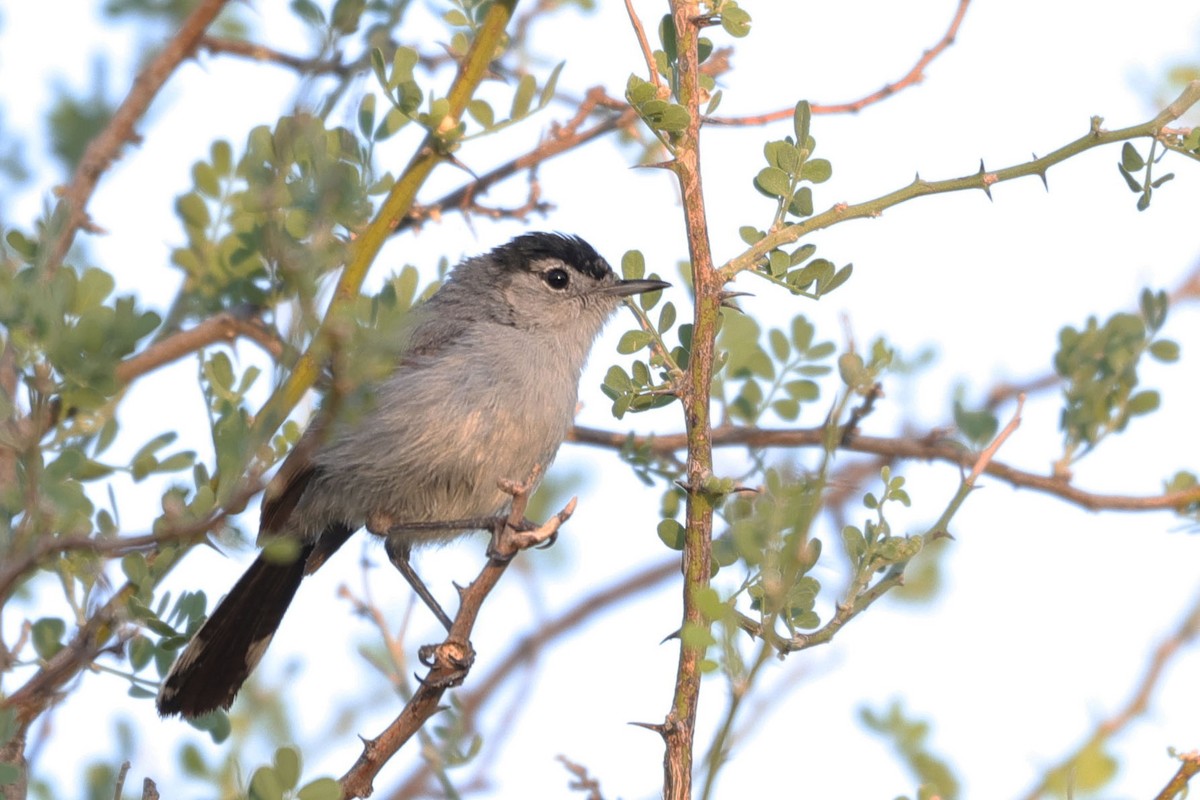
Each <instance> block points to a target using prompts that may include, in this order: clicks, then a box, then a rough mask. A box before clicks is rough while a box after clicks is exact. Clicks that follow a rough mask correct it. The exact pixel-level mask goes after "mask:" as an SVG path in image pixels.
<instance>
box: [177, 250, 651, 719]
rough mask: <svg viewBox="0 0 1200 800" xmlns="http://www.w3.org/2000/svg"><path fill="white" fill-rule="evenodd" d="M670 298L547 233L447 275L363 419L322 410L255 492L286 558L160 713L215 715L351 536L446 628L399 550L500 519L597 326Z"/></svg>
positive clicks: (201, 649) (545, 440) (180, 667)
mask: <svg viewBox="0 0 1200 800" xmlns="http://www.w3.org/2000/svg"><path fill="white" fill-rule="evenodd" d="M668 286H669V284H667V283H666V282H664V281H661V280H656V279H633V280H622V279H620V278H618V276H617V275H616V273H615V272H614V271H613V269H612V267H611V266H609V264H608V262H607V261H605V259H604V258H603V257H602V256H600V254H599V253H597V252H596V250H595V249H594V248H593V247H592V246H591V245H590V244H588V243H587V242H586V241H584V240H583V239H581V238H579V237H578V236H573V235H566V234H561V233H545V232H537V233H526V234H522V235H520V236H518V237H516V238H515V239H513V240H512V241H510V242H508V243H506V244H503V245H500V246H498V247H496V248H494V249H492V250H491V251H489V252H486V253H484V254H482V255H477V256H474V257H470V258H466V259H465V260H463V261H462V262H461V263H459V264H458V265H457V266H456V267H455V268H454V269H453V270H452V271H451V272H450V274H449V275H448V276H447V278H446V280H445V282H444V283H443V284H442V285H441V287H440V288H439V289H438V290H437V291H436V292H435V293H434V294H433V295H432V296H430V297H429V299H428V300H426V301H425V302H424V303H421V304H419V305H418V306H415V307H414V308H413V309H412V310H410V311H409V312H408V315H407V317H406V318H405V325H404V326H403V327H404V333H403V334H402V335H401V336H400V340H399V341H398V342H396V343H395V344H396V347H395V350H396V353H397V356H396V359H395V365H394V367H393V368H392V369H391V370H390V372H389V373H388V374H387V375H386V377H383V378H382V379H380V380H379V381H378V383H377V385H376V384H372V385H370V386H369V387H368V389H369V391H368V392H366V396H367V398H368V403H367V405H366V407H365V408H358V409H357V410H356V411H355V412H354V413H344V414H339V413H337V410H336V408H335V407H336V406H337V405H338V404H337V403H334V402H330V400H329V398H326V401H325V403H324V404H323V405H322V408H321V411H320V412H318V414H317V415H316V416H315V417H314V420H313V421H312V423H311V424H310V425H309V427H308V429H307V430H306V431H305V432H304V434H303V435H302V436H301V437H300V439H299V441H298V442H297V443H296V445H295V447H294V448H293V449H292V451H291V452H290V453H289V455H288V456H287V458H286V459H285V460H284V462H283V464H282V465H281V467H280V468H279V470H278V472H277V473H276V475H275V476H274V477H273V478H272V480H271V481H270V482H269V484H268V486H267V488H266V490H265V491H264V493H263V499H262V503H261V510H260V520H259V542H260V544H264V545H266V544H269V543H270V542H274V541H279V540H286V541H288V542H290V543H291V544H293V545H294V547H289V548H285V549H286V550H288V551H291V552H290V554H291V555H292V556H294V557H290V558H281V557H279V556H278V555H277V553H278V551H279V550H278V548H275V549H271V548H268V549H266V550H264V552H263V553H260V555H259V556H258V558H257V559H256V560H255V561H254V562H253V563H252V564H251V565H250V567H249V568H248V569H247V570H246V572H245V573H244V574H243V575H242V577H241V578H240V579H239V580H238V581H237V582H236V583H235V584H234V586H233V588H232V589H230V591H229V593H228V594H226V595H225V597H224V598H223V599H222V600H221V601H220V602H219V603H218V605H217V606H216V608H215V609H214V610H213V612H212V614H211V615H210V616H209V617H208V619H207V620H206V621H205V622H204V623H203V624H202V625H201V626H200V628H199V629H198V630H197V631H196V633H195V635H194V636H193V637H192V638H191V640H190V641H189V642H188V644H187V646H186V647H185V648H184V649H183V651H182V653H181V654H180V655H179V657H178V658H177V659H176V661H175V663H174V665H173V666H172V668H171V670H170V671H169V672H168V674H167V676H166V677H165V678H164V679H163V681H162V684H161V688H160V690H159V692H158V696H157V699H156V705H157V708H158V712H159V714H160V715H162V716H171V715H181V716H183V717H185V718H195V717H198V716H202V715H204V714H206V713H209V712H211V711H214V710H216V709H219V708H220V709H228V708H229V707H230V705H231V704H232V703H233V700H234V698H235V696H236V695H237V692H238V690H239V689H240V688H241V686H242V684H243V683H244V682H245V681H246V679H247V678H248V677H249V675H250V673H251V672H252V671H253V670H254V668H255V667H256V666H257V665H258V663H259V661H260V660H261V659H262V657H263V654H264V653H265V652H266V649H267V647H268V645H269V644H270V642H271V639H272V637H273V636H274V635H275V632H276V630H277V629H278V627H279V625H280V623H281V621H282V620H283V616H284V613H285V612H286V611H287V608H288V606H289V604H290V603H291V602H292V599H293V598H294V597H295V594H296V592H297V590H298V589H299V586H300V583H301V582H302V580H303V579H304V578H305V577H306V576H307V575H310V574H312V573H313V572H315V571H316V570H317V569H319V568H320V567H321V566H322V565H323V564H324V563H325V562H326V561H327V560H328V559H329V557H330V556H332V555H333V554H334V553H335V552H336V551H337V550H338V548H340V547H341V546H342V545H343V544H344V543H345V542H346V541H347V540H348V539H349V538H350V537H351V536H352V535H353V534H354V533H355V532H356V531H358V530H359V529H361V528H366V530H367V531H368V532H369V533H371V534H374V535H377V536H380V537H382V538H383V539H384V542H385V550H386V552H387V554H388V557H389V559H390V560H391V561H392V563H393V564H395V565H396V567H397V568H398V569H399V571H400V572H401V574H402V575H403V576H404V577H405V579H406V580H407V581H408V582H409V584H410V585H412V587H413V589H414V590H415V591H416V592H417V593H418V595H420V596H421V597H422V599H424V600H425V601H426V604H427V605H430V608H431V609H433V610H434V613H435V614H436V615H438V617H439V619H440V620H441V622H442V624H443V625H445V626H446V627H447V628H449V624H450V623H449V619H448V617H447V615H446V614H445V612H443V611H441V608H440V606H438V605H437V603H436V601H435V600H433V597H432V595H431V594H430V593H429V591H428V590H427V589H426V588H425V586H424V584H423V583H422V582H421V580H420V578H419V577H418V576H417V574H416V572H415V571H414V570H413V568H412V566H411V564H410V562H409V556H410V553H411V551H412V549H413V548H414V547H418V546H421V545H425V544H429V543H436V542H446V541H449V540H451V539H454V538H457V537H459V536H461V535H463V534H465V533H468V532H470V530H471V529H475V528H479V527H482V523H481V522H480V520H486V519H488V518H494V517H496V516H497V515H501V514H505V513H507V509H508V508H509V506H510V505H511V502H512V497H511V495H508V494H505V493H504V492H503V491H502V490H501V489H500V487H499V483H500V481H502V480H511V481H523V480H525V478H526V477H528V476H529V475H531V474H533V472H534V471H535V468H537V469H540V470H542V471H543V473H544V469H545V468H546V467H548V466H549V464H550V462H552V461H553V459H554V457H555V454H556V453H557V451H558V449H559V446H560V445H561V444H562V442H563V440H564V439H565V438H566V436H567V433H568V431H569V429H570V426H571V423H572V420H573V418H574V415H575V410H576V406H577V403H578V390H579V380H580V375H581V373H582V370H583V367H584V365H585V363H586V361H587V358H588V354H589V352H590V350H591V348H592V345H593V343H594V342H595V340H596V338H597V336H598V335H599V333H600V331H601V329H602V328H603V327H604V325H605V323H606V322H607V321H608V320H609V319H610V318H611V317H612V316H613V315H614V313H615V312H616V310H617V309H618V307H619V305H620V304H621V302H622V300H623V298H626V297H629V296H632V295H636V294H640V293H643V292H650V291H658V290H662V289H665V288H666V287H668ZM348 405H353V404H348ZM443 523H445V524H444V525H443ZM406 526H408V527H406Z"/></svg>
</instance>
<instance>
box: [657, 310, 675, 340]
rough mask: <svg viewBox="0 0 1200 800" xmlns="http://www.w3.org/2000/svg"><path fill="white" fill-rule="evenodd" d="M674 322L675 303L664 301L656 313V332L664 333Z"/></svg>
mask: <svg viewBox="0 0 1200 800" xmlns="http://www.w3.org/2000/svg"><path fill="white" fill-rule="evenodd" d="M674 324H675V304H674V303H664V304H663V307H662V311H660V312H659V315H658V332H659V333H666V332H667V331H669V330H671V326H672V325H674Z"/></svg>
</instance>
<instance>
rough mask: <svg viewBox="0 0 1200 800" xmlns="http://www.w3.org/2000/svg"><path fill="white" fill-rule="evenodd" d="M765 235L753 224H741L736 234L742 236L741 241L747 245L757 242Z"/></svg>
mask: <svg viewBox="0 0 1200 800" xmlns="http://www.w3.org/2000/svg"><path fill="white" fill-rule="evenodd" d="M766 235H767V234H765V233H764V232H762V231H760V230H759V229H758V228H756V227H754V226H753V225H743V226H742V227H740V228H738V236H740V237H742V241H743V242H745V243H746V244H749V245H754V244H757V243H758V242H760V241H762V239H763V237H764V236H766Z"/></svg>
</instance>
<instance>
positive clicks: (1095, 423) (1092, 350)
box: [1054, 289, 1179, 471]
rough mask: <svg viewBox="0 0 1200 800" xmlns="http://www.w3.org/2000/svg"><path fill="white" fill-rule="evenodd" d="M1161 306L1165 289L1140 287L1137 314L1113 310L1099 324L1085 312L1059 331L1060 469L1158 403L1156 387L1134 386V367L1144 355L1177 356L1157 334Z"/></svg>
mask: <svg viewBox="0 0 1200 800" xmlns="http://www.w3.org/2000/svg"><path fill="white" fill-rule="evenodd" d="M1167 307H1168V299H1167V295H1166V292H1162V291H1159V292H1152V291H1150V290H1149V289H1146V290H1144V291H1143V292H1142V295H1141V302H1140V313H1138V314H1131V313H1128V312H1122V313H1118V314H1114V315H1113V316H1111V317H1109V318H1108V319H1107V320H1105V321H1104V323H1103V324H1101V323H1100V322H1098V321H1097V319H1096V318H1095V317H1089V318H1088V320H1087V322H1086V323H1085V325H1084V326H1083V328H1074V327H1072V326H1070V325H1067V326H1064V327H1063V328H1062V330H1061V331H1059V335H1058V342H1059V347H1058V352H1056V353H1055V355H1054V370H1055V372H1057V373H1058V374H1059V375H1060V376H1062V378H1063V380H1064V387H1063V401H1064V402H1063V410H1062V413H1061V415H1060V420H1059V425H1060V427H1061V428H1062V431H1063V439H1064V452H1063V457H1062V459H1060V461H1059V464H1058V469H1059V470H1060V471H1065V470H1066V468H1067V466H1068V465H1069V464H1070V463H1071V461H1073V460H1075V459H1077V458H1079V457H1081V456H1082V455H1084V454H1086V453H1087V452H1089V451H1091V450H1092V449H1093V448H1094V447H1096V445H1097V444H1099V442H1100V441H1101V440H1102V439H1103V438H1104V437H1105V436H1108V435H1109V434H1112V433H1119V432H1121V431H1123V430H1125V428H1126V427H1127V426H1128V425H1129V423H1130V421H1131V420H1132V419H1133V418H1134V417H1137V416H1142V415H1144V414H1149V413H1151V412H1152V411H1154V410H1155V409H1157V408H1158V406H1159V402H1160V398H1159V394H1158V392H1157V391H1155V390H1153V389H1146V390H1142V391H1136V390H1137V387H1138V385H1139V379H1138V366H1139V365H1140V363H1141V359H1142V357H1143V356H1144V355H1147V354H1148V355H1149V356H1150V357H1151V358H1153V359H1155V360H1156V361H1161V362H1164V363H1170V362H1173V361H1176V360H1178V358H1179V345H1178V344H1177V343H1176V342H1174V341H1172V340H1170V339H1164V338H1160V337H1159V336H1158V333H1159V330H1160V329H1161V328H1162V326H1163V324H1164V323H1165V322H1166V318H1167Z"/></svg>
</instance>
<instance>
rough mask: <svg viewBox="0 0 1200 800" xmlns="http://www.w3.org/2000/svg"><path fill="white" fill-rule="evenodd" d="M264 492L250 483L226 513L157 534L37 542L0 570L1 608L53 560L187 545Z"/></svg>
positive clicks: (116, 555)
mask: <svg viewBox="0 0 1200 800" xmlns="http://www.w3.org/2000/svg"><path fill="white" fill-rule="evenodd" d="M262 489H263V483H262V481H261V480H259V479H254V480H249V481H247V482H246V483H245V485H243V486H242V487H241V490H240V491H239V492H238V493H237V494H235V495H234V496H233V497H231V498H230V500H229V503H228V504H227V505H226V506H225V508H224V509H222V510H220V511H217V512H214V513H212V514H210V515H209V516H207V517H205V518H204V519H200V520H195V521H193V522H189V523H186V524H176V525H168V526H167V527H165V528H164V529H163V530H161V531H158V532H157V533H146V534H142V535H140V536H120V537H113V538H97V537H89V536H50V535H46V536H42V537H41V538H39V539H38V541H37V544H36V545H35V546H34V547H32V548H31V549H29V550H28V551H26V552H24V553H19V554H16V553H10V554H9V558H8V560H7V561H6V563H5V565H4V569H3V570H0V604H2V603H3V602H5V601H7V600H8V597H9V595H10V594H11V593H12V591H13V589H14V588H15V587H16V586H17V584H18V583H20V581H21V580H22V578H24V577H25V576H26V575H27V574H28V573H30V572H32V571H33V570H34V569H35V568H37V567H38V566H39V565H40V564H42V563H43V562H45V561H46V559H48V558H51V557H52V556H59V555H63V554H66V553H72V552H78V553H87V554H89V555H93V556H97V557H105V558H120V557H121V556H125V555H128V554H129V553H142V552H150V551H155V550H158V549H159V548H161V547H162V546H163V545H175V544H187V543H189V542H193V541H196V540H197V539H199V538H201V537H203V536H205V535H206V534H208V533H211V532H212V531H214V530H216V529H217V528H219V527H220V526H221V525H223V524H224V523H225V521H226V519H227V518H228V517H229V516H230V515H232V514H239V513H241V511H242V510H243V509H244V508H245V507H246V504H247V503H249V502H250V498H251V497H253V496H254V495H256V494H258V493H259V492H260V491H262Z"/></svg>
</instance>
